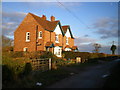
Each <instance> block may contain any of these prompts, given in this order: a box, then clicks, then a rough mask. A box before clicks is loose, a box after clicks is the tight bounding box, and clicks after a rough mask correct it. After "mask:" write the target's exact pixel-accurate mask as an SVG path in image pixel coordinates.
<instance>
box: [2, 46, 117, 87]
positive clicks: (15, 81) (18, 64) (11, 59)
mask: <svg viewBox="0 0 120 90" xmlns="http://www.w3.org/2000/svg"><path fill="white" fill-rule="evenodd" d="M76 57H80V58H81V60H82V61H81V62H80V63H76ZM37 58H51V59H52V70H47V71H41V70H33V69H32V65H31V63H30V61H31V59H37ZM117 58H119V56H115V55H107V54H103V53H88V52H63V57H62V58H58V57H56V56H55V55H53V54H52V53H51V52H42V51H40V52H31V53H30V52H13V47H6V48H3V52H2V81H3V82H2V87H3V88H43V87H46V86H48V85H51V84H52V83H55V82H57V81H59V80H61V79H64V78H66V77H69V76H71V75H73V74H77V72H75V70H72V69H73V68H75V69H77V68H82V67H86V66H88V65H93V64H97V63H98V60H104V61H110V60H114V59H117ZM66 67H69V68H71V69H69V70H68V69H66Z"/></svg>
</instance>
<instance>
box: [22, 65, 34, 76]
mask: <svg viewBox="0 0 120 90" xmlns="http://www.w3.org/2000/svg"><path fill="white" fill-rule="evenodd" d="M31 71H32V66H31V63H26V64H25V67H24V70H23V75H28V74H29V73H30V72H31Z"/></svg>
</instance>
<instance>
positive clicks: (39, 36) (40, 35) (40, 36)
mask: <svg viewBox="0 0 120 90" xmlns="http://www.w3.org/2000/svg"><path fill="white" fill-rule="evenodd" d="M38 38H40V39H41V38H42V31H40V32H39V35H38Z"/></svg>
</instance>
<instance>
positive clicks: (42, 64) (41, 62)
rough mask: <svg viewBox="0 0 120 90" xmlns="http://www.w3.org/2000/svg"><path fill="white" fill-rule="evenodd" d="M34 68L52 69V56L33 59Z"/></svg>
mask: <svg viewBox="0 0 120 90" xmlns="http://www.w3.org/2000/svg"><path fill="white" fill-rule="evenodd" d="M31 63H32V68H33V70H42V71H46V70H51V64H52V62H51V58H44V59H32V62H31Z"/></svg>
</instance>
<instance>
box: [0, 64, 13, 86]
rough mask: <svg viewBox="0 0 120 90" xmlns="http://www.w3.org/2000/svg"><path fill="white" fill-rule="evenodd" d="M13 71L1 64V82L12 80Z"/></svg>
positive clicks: (5, 82)
mask: <svg viewBox="0 0 120 90" xmlns="http://www.w3.org/2000/svg"><path fill="white" fill-rule="evenodd" d="M14 76H15V73H14V72H13V70H12V68H10V67H8V66H7V65H2V82H3V85H5V84H7V83H8V82H9V83H10V82H11V81H14Z"/></svg>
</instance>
